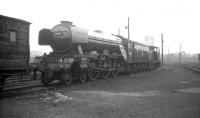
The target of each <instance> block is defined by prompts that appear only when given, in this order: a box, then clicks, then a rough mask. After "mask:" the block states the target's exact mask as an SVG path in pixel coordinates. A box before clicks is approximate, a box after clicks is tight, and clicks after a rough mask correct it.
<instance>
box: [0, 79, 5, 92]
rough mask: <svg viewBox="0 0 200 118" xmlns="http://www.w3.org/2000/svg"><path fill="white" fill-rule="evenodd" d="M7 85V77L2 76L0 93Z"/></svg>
mask: <svg viewBox="0 0 200 118" xmlns="http://www.w3.org/2000/svg"><path fill="white" fill-rule="evenodd" d="M4 85H5V77H4V76H0V91H2V90H3V88H4Z"/></svg>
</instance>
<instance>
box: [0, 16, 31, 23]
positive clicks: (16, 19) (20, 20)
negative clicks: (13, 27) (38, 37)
mask: <svg viewBox="0 0 200 118" xmlns="http://www.w3.org/2000/svg"><path fill="white" fill-rule="evenodd" d="M1 18H8V19H11V20H15V21H19V22H23V23H27V24H31V22H28V21H25V20H22V19H18V18H13V17H9V16H4V15H0V19H1Z"/></svg>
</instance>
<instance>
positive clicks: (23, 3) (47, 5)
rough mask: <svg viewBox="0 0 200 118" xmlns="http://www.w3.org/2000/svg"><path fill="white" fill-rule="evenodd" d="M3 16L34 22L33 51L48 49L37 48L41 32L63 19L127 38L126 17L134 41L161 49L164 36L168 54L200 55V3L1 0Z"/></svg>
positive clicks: (194, 0) (192, 0) (188, 0)
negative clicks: (148, 41) (149, 40)
mask: <svg viewBox="0 0 200 118" xmlns="http://www.w3.org/2000/svg"><path fill="white" fill-rule="evenodd" d="M0 14H1V15H6V16H10V17H16V18H20V19H23V20H27V21H29V22H31V23H32V24H31V26H30V46H31V50H49V48H47V47H42V48H41V47H39V46H38V32H39V30H40V29H42V28H52V27H53V26H55V25H57V24H58V23H59V22H60V21H61V20H67V21H72V22H73V23H74V24H75V25H76V26H79V27H82V28H85V29H89V30H97V29H98V30H102V31H103V32H105V33H108V34H109V33H113V34H117V33H118V28H120V31H121V34H122V35H123V36H125V37H127V30H126V29H125V26H126V25H127V17H128V16H129V17H130V32H131V34H130V37H131V40H134V41H138V42H144V40H145V36H152V37H154V44H155V45H156V46H158V47H160V45H161V44H160V37H161V36H160V35H161V33H163V34H164V41H165V43H164V50H165V53H167V50H168V47H169V51H170V52H178V51H179V45H180V43H182V50H183V51H185V52H188V53H198V52H200V46H199V45H200V33H199V32H200V1H199V0H1V4H0Z"/></svg>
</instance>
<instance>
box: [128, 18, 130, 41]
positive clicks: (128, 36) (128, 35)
mask: <svg viewBox="0 0 200 118" xmlns="http://www.w3.org/2000/svg"><path fill="white" fill-rule="evenodd" d="M128 40H130V29H129V17H128Z"/></svg>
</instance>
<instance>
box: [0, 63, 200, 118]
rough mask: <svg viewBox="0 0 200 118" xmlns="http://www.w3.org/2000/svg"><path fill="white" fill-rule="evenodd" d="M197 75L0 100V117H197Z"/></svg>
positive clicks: (174, 72)
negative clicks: (192, 90) (193, 90)
mask: <svg viewBox="0 0 200 118" xmlns="http://www.w3.org/2000/svg"><path fill="white" fill-rule="evenodd" d="M189 88H200V74H198V73H192V72H189V71H185V70H183V69H181V68H178V67H175V66H170V67H167V68H165V69H164V70H155V71H152V72H143V73H138V74H132V75H126V76H120V77H117V78H112V79H111V80H98V81H96V82H87V83H86V84H78V85H76V86H72V87H63V88H59V89H58V90H54V91H48V92H39V93H33V94H26V95H21V96H16V97H10V98H6V99H1V100H0V118H200V91H198V89H197V91H195V92H193V93H190V92H189V93H188V92H184V91H180V92H179V90H180V89H189Z"/></svg>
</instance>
